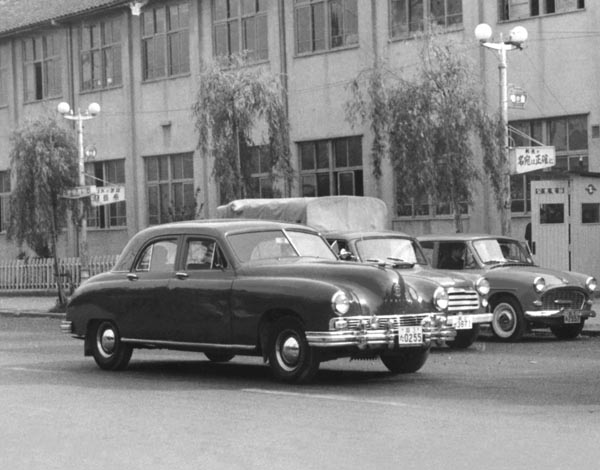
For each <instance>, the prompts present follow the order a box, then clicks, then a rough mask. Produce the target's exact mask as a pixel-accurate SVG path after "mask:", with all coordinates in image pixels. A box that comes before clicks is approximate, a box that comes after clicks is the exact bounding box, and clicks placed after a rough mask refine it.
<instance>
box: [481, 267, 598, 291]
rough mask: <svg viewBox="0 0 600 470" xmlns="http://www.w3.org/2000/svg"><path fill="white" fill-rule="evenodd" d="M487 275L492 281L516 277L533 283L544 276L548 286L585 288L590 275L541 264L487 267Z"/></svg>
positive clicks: (515, 278)
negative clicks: (546, 266)
mask: <svg viewBox="0 0 600 470" xmlns="http://www.w3.org/2000/svg"><path fill="white" fill-rule="evenodd" d="M484 275H485V277H486V278H487V279H489V280H490V282H492V281H493V280H494V279H509V278H511V279H514V280H521V281H522V282H530V283H533V281H534V279H535V278H536V277H538V276H539V277H543V278H544V280H545V281H546V286H547V288H553V287H559V286H565V285H571V286H577V287H582V288H585V281H586V279H587V278H588V277H589V276H587V275H585V274H581V273H575V272H570V271H558V270H555V269H549V268H543V267H541V266H499V267H496V268H491V269H487V270H486V271H485V274H484Z"/></svg>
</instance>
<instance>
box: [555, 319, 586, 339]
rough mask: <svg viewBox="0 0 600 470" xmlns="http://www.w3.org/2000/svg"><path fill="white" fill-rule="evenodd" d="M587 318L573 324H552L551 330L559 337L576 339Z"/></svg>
mask: <svg viewBox="0 0 600 470" xmlns="http://www.w3.org/2000/svg"><path fill="white" fill-rule="evenodd" d="M584 323H585V320H581V322H579V323H574V324H573V325H557V326H551V327H550V331H552V333H553V334H554V336H556V337H557V338H558V339H575V338H577V337H578V336H579V334H580V333H581V330H583V324H584Z"/></svg>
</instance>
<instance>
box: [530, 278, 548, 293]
mask: <svg viewBox="0 0 600 470" xmlns="http://www.w3.org/2000/svg"><path fill="white" fill-rule="evenodd" d="M533 288H534V289H535V291H536V292H542V291H543V290H544V289H545V288H546V280H545V279H544V278H543V277H536V278H535V279H534V280H533Z"/></svg>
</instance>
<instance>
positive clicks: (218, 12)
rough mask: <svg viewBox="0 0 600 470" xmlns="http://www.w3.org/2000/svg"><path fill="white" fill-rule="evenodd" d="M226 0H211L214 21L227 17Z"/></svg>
mask: <svg viewBox="0 0 600 470" xmlns="http://www.w3.org/2000/svg"><path fill="white" fill-rule="evenodd" d="M228 3H229V2H228V0H213V14H214V18H215V21H219V20H225V19H227V5H228Z"/></svg>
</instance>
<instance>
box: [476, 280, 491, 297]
mask: <svg viewBox="0 0 600 470" xmlns="http://www.w3.org/2000/svg"><path fill="white" fill-rule="evenodd" d="M475 288H476V289H477V292H479V294H480V295H484V296H485V295H488V294H489V293H490V282H489V281H488V280H487V279H486V278H485V277H480V278H479V279H477V283H476V284H475Z"/></svg>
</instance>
